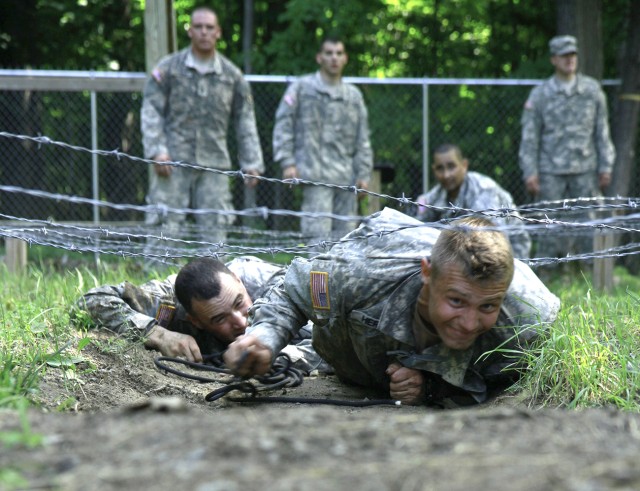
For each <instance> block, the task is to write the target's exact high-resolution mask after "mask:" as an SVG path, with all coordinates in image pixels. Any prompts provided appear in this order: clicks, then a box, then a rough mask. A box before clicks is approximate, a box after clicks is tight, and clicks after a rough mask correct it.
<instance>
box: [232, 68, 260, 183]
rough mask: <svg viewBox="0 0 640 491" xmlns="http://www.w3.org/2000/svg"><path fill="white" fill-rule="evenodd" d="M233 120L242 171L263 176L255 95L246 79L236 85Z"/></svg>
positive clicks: (253, 181)
mask: <svg viewBox="0 0 640 491" xmlns="http://www.w3.org/2000/svg"><path fill="white" fill-rule="evenodd" d="M233 119H234V123H235V130H236V138H237V141H238V163H239V165H240V169H242V171H244V172H246V173H247V174H250V175H261V174H262V173H263V172H264V161H263V158H262V147H261V146H260V138H259V136H258V127H257V125H256V115H255V110H254V104H253V95H252V94H251V86H250V85H249V83H248V82H247V81H246V80H245V79H244V78H240V79H239V80H238V81H237V82H236V84H235V89H234V94H233ZM247 184H254V185H255V184H257V180H255V179H250V180H248V181H247Z"/></svg>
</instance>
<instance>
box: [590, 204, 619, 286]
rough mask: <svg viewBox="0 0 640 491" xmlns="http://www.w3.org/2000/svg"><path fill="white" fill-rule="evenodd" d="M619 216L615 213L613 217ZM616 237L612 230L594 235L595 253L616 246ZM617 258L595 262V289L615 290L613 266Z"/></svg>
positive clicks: (607, 258) (597, 231)
mask: <svg viewBox="0 0 640 491" xmlns="http://www.w3.org/2000/svg"><path fill="white" fill-rule="evenodd" d="M617 214H619V213H618V212H616V211H614V212H613V214H612V215H613V216H616V215H617ZM616 242H617V240H616V236H615V233H614V232H613V231H612V230H609V229H602V230H596V231H594V233H593V252H598V251H606V250H609V249H612V248H613V247H615V246H616ZM614 264H615V258H613V257H605V258H602V259H594V260H593V288H594V289H596V290H598V291H601V292H605V293H609V292H611V290H612V289H613V266H614Z"/></svg>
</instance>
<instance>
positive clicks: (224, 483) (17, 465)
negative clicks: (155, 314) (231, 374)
mask: <svg viewBox="0 0 640 491" xmlns="http://www.w3.org/2000/svg"><path fill="white" fill-rule="evenodd" d="M105 347H108V343H106V342H105V338H104V335H103V334H99V333H97V334H96V343H95V344H94V345H92V346H91V347H88V348H85V350H83V355H84V356H85V358H86V360H87V361H86V362H85V364H86V367H85V368H89V367H94V369H92V370H91V371H87V372H86V373H84V374H82V373H81V374H80V375H78V376H77V377H75V378H72V377H70V376H69V374H66V375H64V372H63V371H62V370H57V369H49V370H48V374H47V376H46V379H45V383H44V384H43V386H42V389H41V392H40V394H39V400H40V401H41V404H42V406H43V410H31V411H30V412H29V414H28V416H29V421H30V424H31V427H32V430H33V431H34V432H37V433H41V434H42V435H44V443H43V445H41V446H38V447H36V448H23V447H20V446H17V447H13V448H12V449H11V450H10V451H7V450H4V451H2V453H1V454H0V468H3V469H10V470H12V471H15V472H17V473H19V474H20V475H21V476H22V478H24V479H25V482H26V484H24V485H23V486H22V489H61V490H111V489H114V490H115V489H119V490H120V489H154V490H158V489H172V490H173V489H192V490H198V491H214V490H215V491H222V490H224V491H226V490H230V491H235V490H238V491H241V490H242V491H244V490H254V489H255V490H264V489H278V490H296V491H298V490H313V491H318V490H320V491H322V490H325V489H326V490H332V491H333V490H336V489H350V490H360V489H362V490H398V491H413V490H416V491H417V490H440V489H442V490H447V491H451V490H453V491H455V490H465V491H466V490H471V489H492V490H502V489H504V490H507V489H508V490H524V491H527V490H532V491H533V490H551V489H552V490H572V491H576V490H585V491H587V490H603V489H616V490H635V489H640V467H638V466H637V465H636V462H637V461H638V459H639V457H640V445H639V443H640V442H639V440H640V416H639V415H636V414H629V413H623V412H620V411H616V410H607V409H593V410H586V411H581V412H576V411H563V410H532V409H527V408H524V407H521V406H518V405H517V404H515V405H514V403H513V401H512V400H510V399H504V400H501V401H498V402H493V403H492V404H488V405H485V406H481V407H476V408H472V409H464V410H446V411H443V410H434V409H430V408H425V407H419V408H412V407H390V406H375V407H366V408H354V407H337V406H320V405H306V404H296V403H293V402H286V403H275V404H258V405H246V404H240V403H235V402H230V401H229V400H228V399H225V398H223V399H220V400H218V401H215V402H212V403H208V402H205V400H204V397H205V395H206V394H208V393H209V392H210V391H211V390H213V389H215V388H218V387H222V386H223V385H224V384H223V382H224V381H226V378H228V376H226V375H214V376H215V377H219V380H220V381H219V382H215V383H207V384H203V383H199V382H195V381H192V380H188V379H182V378H179V377H176V376H175V375H171V374H166V373H163V372H162V371H160V370H158V369H157V368H156V367H155V365H154V363H153V360H154V358H155V357H156V356H157V353H154V352H149V351H146V350H144V348H142V347H140V346H133V347H129V348H128V349H126V350H125V349H123V348H121V347H120V348H117V349H105ZM80 368H81V369H82V368H83V367H82V366H81V367H80ZM80 371H82V370H80ZM278 394H280V392H279V393H278ZM285 395H286V396H287V397H292V396H300V397H320V398H336V399H348V400H362V399H365V398H374V397H377V396H379V395H380V394H374V393H370V392H367V391H362V390H361V389H358V388H354V387H349V386H345V385H343V384H341V383H339V382H338V381H337V380H336V379H335V378H334V377H331V376H317V377H310V378H307V379H305V381H304V383H303V384H302V386H300V387H297V388H292V389H287V390H286V391H285ZM56 407H64V408H67V411H66V412H62V413H61V412H57V411H55V408H56ZM19 428H20V424H19V418H18V415H17V414H16V413H15V412H11V411H6V412H0V431H4V432H8V431H14V430H18V429H19Z"/></svg>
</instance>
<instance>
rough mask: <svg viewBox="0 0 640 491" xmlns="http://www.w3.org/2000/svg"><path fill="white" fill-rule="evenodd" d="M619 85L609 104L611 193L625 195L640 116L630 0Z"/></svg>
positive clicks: (639, 60) (638, 36) (637, 27)
mask: <svg viewBox="0 0 640 491" xmlns="http://www.w3.org/2000/svg"><path fill="white" fill-rule="evenodd" d="M630 4H631V6H630V12H629V24H628V33H627V38H626V39H627V40H626V46H625V48H624V55H623V60H624V62H623V63H622V64H621V65H622V70H621V79H622V85H621V87H620V92H619V94H618V97H617V99H616V101H615V103H614V105H613V118H612V119H613V122H612V138H613V143H614V145H615V147H616V164H615V167H614V172H613V186H611V188H612V189H611V191H612V193H611V194H613V195H619V196H627V195H628V193H629V188H630V185H631V180H632V178H633V173H632V170H633V167H634V165H633V164H634V157H635V149H636V147H637V142H638V123H639V121H638V119H639V116H640V2H638V1H635V0H631V2H630Z"/></svg>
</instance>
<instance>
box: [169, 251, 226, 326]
mask: <svg viewBox="0 0 640 491" xmlns="http://www.w3.org/2000/svg"><path fill="white" fill-rule="evenodd" d="M220 273H226V274H229V275H230V274H233V273H231V271H230V270H229V269H228V268H227V267H226V266H225V265H224V263H223V262H222V261H219V260H218V259H214V258H212V257H201V258H198V259H194V260H193V261H191V262H189V263H187V264H186V265H185V266H183V268H182V269H181V270H180V272H179V273H178V276H177V277H176V284H175V291H176V296H177V297H178V301H179V302H180V303H181V304H182V306H183V307H184V308H185V309H186V311H187V312H189V313H191V308H192V307H191V301H192V300H194V299H195V300H209V299H210V298H215V297H217V296H218V295H220V290H221V289H222V286H221V284H220Z"/></svg>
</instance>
